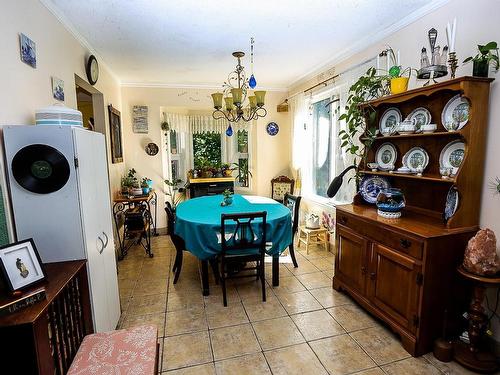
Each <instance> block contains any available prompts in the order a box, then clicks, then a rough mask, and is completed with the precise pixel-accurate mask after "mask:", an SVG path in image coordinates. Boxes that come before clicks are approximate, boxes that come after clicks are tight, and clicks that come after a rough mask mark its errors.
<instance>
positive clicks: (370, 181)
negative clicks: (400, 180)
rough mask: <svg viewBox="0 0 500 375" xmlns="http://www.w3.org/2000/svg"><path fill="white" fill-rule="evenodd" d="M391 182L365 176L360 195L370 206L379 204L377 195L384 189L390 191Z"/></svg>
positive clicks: (377, 177) (360, 187)
mask: <svg viewBox="0 0 500 375" xmlns="http://www.w3.org/2000/svg"><path fill="white" fill-rule="evenodd" d="M390 187H391V185H390V184H389V181H388V180H387V179H386V178H384V177H380V176H364V177H363V179H362V180H361V183H360V184H359V193H360V194H361V196H362V197H363V199H364V200H365V201H366V202H367V203H370V204H375V203H377V195H378V193H380V191H381V190H383V189H389V188H390Z"/></svg>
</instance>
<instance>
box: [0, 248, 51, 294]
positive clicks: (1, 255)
mask: <svg viewBox="0 0 500 375" xmlns="http://www.w3.org/2000/svg"><path fill="white" fill-rule="evenodd" d="M0 267H1V269H2V274H3V276H4V278H5V282H6V285H7V287H8V289H9V291H11V292H15V291H18V290H20V289H24V288H27V287H29V286H31V285H33V284H35V283H38V282H40V281H42V280H45V277H46V275H45V271H44V269H43V266H42V261H41V259H40V255H39V254H38V251H37V249H36V246H35V243H34V242H33V239H32V238H30V239H27V240H24V241H19V242H15V243H12V244H9V245H6V246H2V247H0Z"/></svg>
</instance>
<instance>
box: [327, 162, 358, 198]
mask: <svg viewBox="0 0 500 375" xmlns="http://www.w3.org/2000/svg"><path fill="white" fill-rule="evenodd" d="M351 169H356V166H355V165H351V166H349V167H347V168H346V169H344V170H343V171H342V173H341V174H339V175H338V176H337V177H335V178H334V179H333V180H332V182H330V186H328V190H327V191H326V195H328V197H330V198H333V197H334V196H335V194H337V192H338V191H339V189H340V187H341V186H342V182H343V179H344V175H345V174H346V173H347V172H349V171H350V170H351Z"/></svg>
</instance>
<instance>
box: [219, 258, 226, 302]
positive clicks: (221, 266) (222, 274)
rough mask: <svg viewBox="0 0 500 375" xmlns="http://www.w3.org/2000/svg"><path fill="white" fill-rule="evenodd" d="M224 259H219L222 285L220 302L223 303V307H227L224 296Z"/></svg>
mask: <svg viewBox="0 0 500 375" xmlns="http://www.w3.org/2000/svg"><path fill="white" fill-rule="evenodd" d="M224 266H225V265H224V260H221V264H220V268H221V272H220V281H221V285H222V302H223V303H224V307H227V296H226V274H225V272H226V271H225V270H224Z"/></svg>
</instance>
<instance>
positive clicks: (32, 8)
mask: <svg viewBox="0 0 500 375" xmlns="http://www.w3.org/2000/svg"><path fill="white" fill-rule="evenodd" d="M19 33H24V34H25V35H27V36H28V37H30V38H31V39H32V40H33V41H34V42H35V43H36V56H37V67H36V69H33V68H32V67H30V66H28V65H26V64H25V63H23V62H22V61H21V59H20V49H19ZM0 45H1V46H2V48H1V49H0V67H1V71H2V90H0V103H1V104H0V126H3V125H20V124H22V125H26V124H34V123H35V118H34V117H35V110H36V109H38V108H42V107H45V106H47V105H51V104H53V103H55V102H56V100H55V99H54V98H53V97H52V86H51V76H56V77H58V78H60V79H62V80H64V85H65V103H64V104H65V105H66V106H68V107H72V108H75V109H76V92H75V78H74V75H75V74H77V75H78V76H80V77H81V78H84V79H86V75H85V61H86V57H87V56H88V55H89V51H88V50H87V49H86V48H84V47H83V46H82V45H81V44H80V43H79V42H78V41H77V40H76V39H75V37H73V35H72V34H70V33H69V32H68V31H67V30H66V29H65V28H64V27H63V25H62V24H61V23H60V22H59V21H58V20H57V19H56V18H55V17H54V16H53V15H52V14H51V13H50V12H49V11H48V10H47V9H46V8H45V7H44V6H43V5H42V4H41V3H40V1H38V0H16V1H2V9H1V11H0ZM95 87H96V89H97V90H99V91H100V92H101V93H102V94H103V96H104V103H105V104H106V105H107V104H110V103H112V104H113V106H114V107H116V108H118V109H120V108H121V88H120V85H119V82H118V80H117V79H116V78H115V77H114V76H113V75H112V74H111V73H110V71H109V70H108V69H107V68H106V67H104V66H103V64H101V65H100V76H99V81H98V82H97V84H96V85H95ZM107 121H108V118H107V109H106V126H105V128H106V129H109V127H108V124H107ZM107 138H109V137H107ZM1 149H2V145H1V143H0V150H1ZM1 152H2V153H3V150H1ZM108 152H109V147H108ZM1 159H2V158H0V160H1ZM110 160H111V159H110ZM1 167H2V169H3V166H1ZM123 167H124V163H121V164H110V165H109V172H110V180H111V185H112V189H116V188H117V186H119V184H120V176H121V175H122V170H123ZM1 183H2V186H3V187H5V185H4V184H5V181H4V180H3V181H1Z"/></svg>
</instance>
